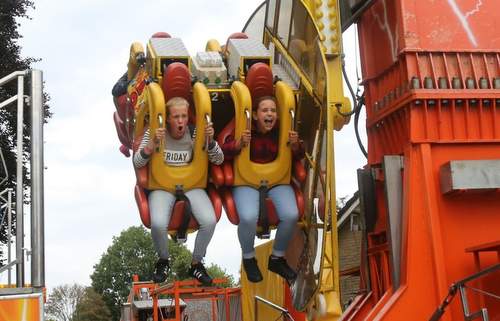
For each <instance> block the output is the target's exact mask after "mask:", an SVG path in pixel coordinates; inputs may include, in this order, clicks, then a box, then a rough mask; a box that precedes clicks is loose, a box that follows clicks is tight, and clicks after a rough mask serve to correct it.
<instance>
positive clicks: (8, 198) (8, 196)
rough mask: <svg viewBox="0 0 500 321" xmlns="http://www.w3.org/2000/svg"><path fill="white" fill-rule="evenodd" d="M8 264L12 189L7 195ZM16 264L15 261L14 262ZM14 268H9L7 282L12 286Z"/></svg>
mask: <svg viewBox="0 0 500 321" xmlns="http://www.w3.org/2000/svg"><path fill="white" fill-rule="evenodd" d="M7 224H8V226H7V262H10V260H11V259H12V246H11V242H12V189H10V188H9V190H8V194H7ZM14 262H15V261H14ZM11 272H12V268H9V271H8V272H7V282H8V285H9V286H10V285H11V284H12V279H11Z"/></svg>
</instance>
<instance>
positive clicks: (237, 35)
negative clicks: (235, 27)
mask: <svg viewBox="0 0 500 321" xmlns="http://www.w3.org/2000/svg"><path fill="white" fill-rule="evenodd" d="M229 39H248V36H247V34H246V33H243V32H235V33H232V34H230V35H229V37H227V41H226V45H225V46H224V55H226V54H227V48H228V45H229Z"/></svg>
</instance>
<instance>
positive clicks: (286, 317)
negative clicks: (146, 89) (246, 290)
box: [254, 295, 295, 321]
mask: <svg viewBox="0 0 500 321" xmlns="http://www.w3.org/2000/svg"><path fill="white" fill-rule="evenodd" d="M259 302H262V303H264V304H266V305H267V306H269V307H271V308H273V309H274V310H276V311H279V312H281V317H282V318H283V320H284V321H286V320H289V321H295V320H294V319H293V317H292V315H291V314H290V312H289V311H288V310H287V309H285V308H282V307H280V306H279V305H277V304H274V303H273V302H271V301H268V300H266V299H264V298H261V297H260V296H258V295H256V296H255V307H254V310H255V318H254V320H259Z"/></svg>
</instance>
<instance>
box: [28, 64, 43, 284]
mask: <svg viewBox="0 0 500 321" xmlns="http://www.w3.org/2000/svg"><path fill="white" fill-rule="evenodd" d="M42 84H43V80H42V72H41V71H40V70H32V71H31V251H32V256H31V258H32V259H31V284H32V286H33V287H34V288H43V287H44V286H45V259H44V258H45V242H44V240H45V237H44V204H43V168H44V166H43V119H44V117H43V116H44V109H43V94H42Z"/></svg>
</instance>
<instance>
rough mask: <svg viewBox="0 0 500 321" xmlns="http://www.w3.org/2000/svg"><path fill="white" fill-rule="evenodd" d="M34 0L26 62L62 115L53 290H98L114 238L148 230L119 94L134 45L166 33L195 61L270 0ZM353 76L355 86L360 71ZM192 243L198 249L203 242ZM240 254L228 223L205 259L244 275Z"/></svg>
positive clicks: (57, 126)
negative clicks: (97, 267) (95, 279)
mask: <svg viewBox="0 0 500 321" xmlns="http://www.w3.org/2000/svg"><path fill="white" fill-rule="evenodd" d="M35 2H36V9H35V10H30V11H29V15H30V16H31V18H32V20H22V21H20V22H21V25H22V26H21V29H20V32H21V34H22V35H23V39H21V41H20V44H21V46H22V48H23V51H22V54H23V56H32V57H37V58H41V59H42V60H41V61H40V62H38V63H36V64H34V67H35V68H38V69H41V70H42V71H43V73H44V74H43V75H44V80H45V91H46V92H48V93H49V95H50V96H51V100H50V107H51V111H52V112H53V113H54V115H53V117H52V119H50V121H49V123H48V124H47V125H46V126H45V129H44V130H45V133H44V135H45V137H44V140H45V141H46V144H45V165H46V166H47V170H46V171H45V231H46V234H45V245H46V257H45V262H46V284H47V286H48V287H49V288H52V287H54V286H57V285H60V284H65V283H74V282H76V283H80V284H85V285H89V284H90V278H89V275H90V274H91V273H92V271H93V265H94V264H96V263H97V262H98V261H99V259H100V257H101V255H102V254H103V253H104V252H105V250H106V248H107V247H108V246H110V245H111V242H112V237H113V236H117V235H118V234H119V233H120V232H121V231H122V230H124V229H126V228H128V227H130V226H132V225H139V224H141V222H140V219H139V215H138V211H137V207H136V205H135V200H134V195H133V187H134V184H135V176H134V171H133V168H132V164H131V160H130V159H128V158H125V157H124V156H123V155H122V154H121V153H120V152H119V151H118V147H119V145H120V144H119V141H118V138H117V137H116V132H115V128H114V124H113V120H112V114H113V112H114V110H115V108H114V105H113V102H112V97H111V94H110V91H111V88H112V86H113V84H114V83H115V81H116V80H117V78H119V77H120V76H121V75H122V74H123V72H124V71H125V70H126V65H127V60H128V52H129V47H130V44H131V43H132V42H133V41H140V42H142V43H143V44H145V43H146V42H147V41H148V39H149V37H150V36H151V35H152V34H153V33H154V32H157V31H166V32H168V33H170V34H171V35H172V36H173V37H178V38H182V39H183V42H184V44H185V45H186V47H187V48H188V50H189V51H190V54H191V55H194V54H195V53H196V52H197V51H203V50H204V48H205V44H206V41H207V40H208V39H210V38H215V39H218V40H219V42H221V43H224V42H225V40H226V38H227V36H228V35H229V34H231V33H233V32H236V31H241V29H242V28H243V26H244V24H245V22H246V21H247V19H248V17H250V15H251V13H252V12H253V11H254V9H255V8H256V7H257V6H258V5H259V4H260V3H261V1H260V0H238V1H236V0H220V1H206V0H205V1H203V0H185V1H172V0H170V1H167V0H163V1H159V0H144V1H129V0H126V1H125V0H71V1H56V0H37V1H35ZM345 37H348V40H346V42H345V51H346V56H347V64H348V65H349V66H353V65H354V59H355V55H354V50H355V48H354V45H353V44H354V36H353V33H352V32H351V33H350V34H349V35H348V36H345ZM349 73H350V76H351V80H352V81H355V69H354V68H350V69H349ZM1 76H4V75H0V77H1ZM360 124H361V127H363V125H364V121H361V122H360ZM352 126H353V125H352V121H351V124H349V126H346V127H345V128H344V129H343V131H342V132H340V133H337V134H336V167H337V173H336V177H337V196H338V197H339V196H345V195H349V196H351V195H352V194H353V193H354V191H355V190H356V189H357V183H356V168H358V167H361V166H363V165H364V163H365V160H364V157H363V156H362V154H361V152H360V151H359V148H358V147H357V144H356V141H355V138H354V134H353V133H354V131H353V127H352ZM363 132H364V130H363ZM189 239H190V241H189V243H188V246H189V248H190V249H191V250H192V246H193V240H194V236H193V235H191V236H190V237H189ZM221 249H224V250H223V251H221ZM240 258H241V254H240V248H239V244H238V241H237V236H236V228H235V227H234V226H232V225H230V223H228V221H227V219H226V218H225V217H223V218H222V219H221V221H220V222H219V224H218V225H217V228H216V231H215V236H214V238H213V240H212V243H211V244H210V246H209V249H208V253H207V257H206V262H207V263H209V264H210V263H216V264H218V265H220V266H221V267H223V268H225V269H226V270H227V271H228V272H229V273H232V274H234V275H235V276H236V277H238V273H239V265H240ZM5 279H6V278H5V277H2V279H0V281H1V282H2V283H5Z"/></svg>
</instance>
